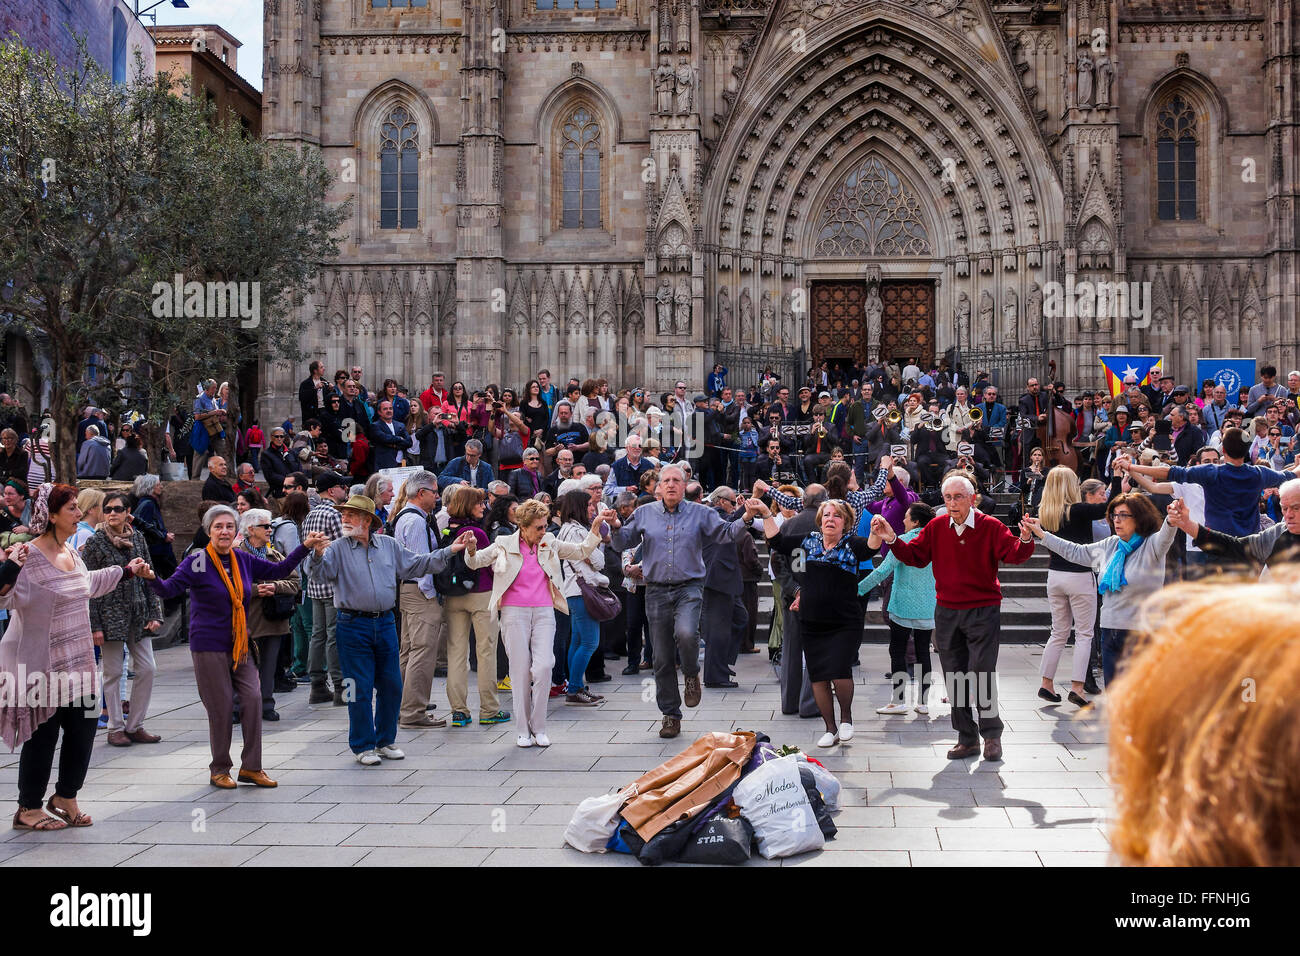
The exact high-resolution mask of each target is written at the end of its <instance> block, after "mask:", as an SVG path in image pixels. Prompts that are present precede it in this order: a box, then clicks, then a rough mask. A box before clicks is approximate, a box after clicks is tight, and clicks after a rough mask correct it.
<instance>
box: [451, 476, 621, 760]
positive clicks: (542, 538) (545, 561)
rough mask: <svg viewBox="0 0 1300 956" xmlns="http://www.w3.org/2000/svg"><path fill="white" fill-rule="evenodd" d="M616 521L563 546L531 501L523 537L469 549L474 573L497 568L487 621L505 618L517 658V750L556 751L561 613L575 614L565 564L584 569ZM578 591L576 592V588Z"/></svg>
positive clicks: (506, 636)
mask: <svg viewBox="0 0 1300 956" xmlns="http://www.w3.org/2000/svg"><path fill="white" fill-rule="evenodd" d="M577 494H579V495H581V496H582V499H583V502H584V507H585V503H586V502H587V501H589V500H590V499H589V498H588V496H587V494H586V493H585V492H577ZM584 514H585V511H584ZM614 518H615V514H614V512H613V511H609V510H602V511H601V512H600V513H599V514H598V515H596V518H595V520H594V521H593V522H592V524H591V528H590V529H589V530H588V531H587V533H586V535H585V536H584V537H583V538H582V539H581V543H573V542H571V541H569V540H559V539H557V538H556V536H555V535H552V534H549V533H547V531H546V525H547V522H548V521H549V520H550V508H548V507H547V505H546V504H544V503H543V502H541V501H538V500H536V499H529V500H528V501H524V502H522V503H521V504H520V505H519V507H518V508H517V509H516V510H515V523H516V526H517V527H518V528H519V530H518V531H517V532H515V533H514V534H511V535H505V536H503V537H500V538H497V540H496V541H494V542H493V543H492V545H491V546H490V547H487V548H484V549H483V550H481V551H479V550H476V546H475V545H474V544H469V545H467V546H466V548H465V563H466V564H468V565H469V566H470V567H471V568H482V567H487V566H488V565H491V566H492V596H491V598H490V599H489V601H488V613H489V614H495V613H497V612H498V610H499V611H500V613H501V635H502V639H503V640H504V641H505V645H506V652H507V653H508V654H509V656H510V685H511V693H512V694H513V695H514V703H515V716H516V718H517V719H518V721H519V730H520V733H519V737H518V739H517V740H516V741H515V742H516V743H517V744H518V745H519V746H520V747H531V746H533V744H536V745H537V746H539V747H549V746H550V745H551V741H550V739H549V738H548V737H547V736H546V702H547V699H548V698H549V696H550V688H551V667H552V665H553V664H554V663H555V652H554V650H553V645H554V641H555V612H556V611H561V612H563V613H565V614H567V613H569V604H568V602H566V601H565V599H564V595H563V589H564V587H565V585H566V584H567V583H568V574H567V573H566V572H565V571H563V570H561V567H560V564H561V559H567V560H568V561H579V562H584V563H585V559H586V558H588V557H589V556H590V555H591V554H592V553H593V552H596V548H597V547H598V546H599V544H600V531H599V529H600V525H601V524H602V522H605V521H613V520H614ZM597 553H598V552H597ZM573 587H574V590H575V591H576V590H577V585H576V583H575V584H574V585H573ZM579 600H581V599H579ZM584 611H585V607H584ZM597 634H599V628H597ZM583 667H584V669H585V667H586V664H584V665H583ZM530 685H531V686H530Z"/></svg>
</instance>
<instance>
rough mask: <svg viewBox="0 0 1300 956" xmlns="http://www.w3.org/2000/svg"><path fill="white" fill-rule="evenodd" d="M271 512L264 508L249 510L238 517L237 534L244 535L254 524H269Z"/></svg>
mask: <svg viewBox="0 0 1300 956" xmlns="http://www.w3.org/2000/svg"><path fill="white" fill-rule="evenodd" d="M270 523H271V512H269V511H267V510H266V509H265V508H249V509H248V510H247V511H245V512H244V513H243V514H242V515H240V516H239V533H240V534H246V533H247V532H248V529H249V528H251V527H252V526H253V525H255V524H270Z"/></svg>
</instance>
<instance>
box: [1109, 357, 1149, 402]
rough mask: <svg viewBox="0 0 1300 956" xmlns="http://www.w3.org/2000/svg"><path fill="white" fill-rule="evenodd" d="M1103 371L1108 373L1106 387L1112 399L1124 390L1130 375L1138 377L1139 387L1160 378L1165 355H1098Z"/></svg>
mask: <svg viewBox="0 0 1300 956" xmlns="http://www.w3.org/2000/svg"><path fill="white" fill-rule="evenodd" d="M1097 359H1098V360H1099V361H1100V362H1101V367H1102V370H1103V371H1105V373H1106V386H1107V387H1108V388H1109V389H1110V395H1111V398H1114V397H1115V396H1116V395H1118V394H1119V393H1120V392H1122V391H1123V390H1124V379H1126V378H1128V377H1129V376H1130V375H1136V376H1137V383H1138V384H1139V385H1150V384H1151V383H1152V382H1154V381H1157V380H1159V378H1160V363H1161V362H1163V361H1164V359H1165V357H1164V356H1163V355H1098V356H1097Z"/></svg>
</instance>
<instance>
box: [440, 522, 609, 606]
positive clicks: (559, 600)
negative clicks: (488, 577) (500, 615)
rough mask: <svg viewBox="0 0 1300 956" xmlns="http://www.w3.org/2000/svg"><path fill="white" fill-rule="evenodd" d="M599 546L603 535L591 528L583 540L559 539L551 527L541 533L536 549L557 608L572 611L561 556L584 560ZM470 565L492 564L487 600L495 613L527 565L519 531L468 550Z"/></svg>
mask: <svg viewBox="0 0 1300 956" xmlns="http://www.w3.org/2000/svg"><path fill="white" fill-rule="evenodd" d="M599 546H600V535H598V534H595V533H591V532H588V534H587V537H586V538H585V539H584V540H583V542H582V543H581V544H569V543H568V542H565V541H557V540H556V538H555V535H553V534H551V533H550V532H549V531H548V532H547V533H546V534H544V535H542V540H541V543H540V544H539V546H538V550H537V561H538V563H539V564H540V565H541V566H542V570H543V571H545V572H546V577H547V580H548V581H549V582H550V585H551V602H552V603H553V604H554V605H555V609H556V610H557V611H563V612H564V613H565V614H568V613H569V604H568V602H567V601H566V600H565V599H564V597H563V590H564V583H565V582H564V577H563V576H562V575H561V573H560V560H561V559H563V560H565V561H585V560H586V559H587V558H589V557H590V556H591V553H592V552H593V551H595V550H596V548H598V547H599ZM465 563H466V564H467V565H469V567H470V568H485V567H487V566H488V565H491V566H492V597H491V598H490V599H489V600H488V613H489V614H495V613H497V610H498V609H499V608H500V607H501V598H502V597H503V596H504V595H505V593H506V590H507V589H508V588H509V587H510V585H512V584H514V581H515V578H516V577H518V576H519V571H520V569H521V568H523V566H524V556H523V554H521V553H520V551H519V532H518V531H516V532H515V533H514V534H510V535H506V536H505V537H501V538H497V539H496V540H495V541H494V542H492V544H490V545H489V546H488V547H486V548H480V549H479V550H478V551H476V552H475V553H474V554H469V553H468V552H466V554H465Z"/></svg>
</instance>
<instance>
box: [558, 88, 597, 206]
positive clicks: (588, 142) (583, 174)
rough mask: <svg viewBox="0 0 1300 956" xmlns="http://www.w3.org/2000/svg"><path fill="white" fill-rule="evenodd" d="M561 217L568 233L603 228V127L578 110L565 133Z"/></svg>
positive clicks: (568, 120)
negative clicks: (601, 180) (601, 169)
mask: <svg viewBox="0 0 1300 956" xmlns="http://www.w3.org/2000/svg"><path fill="white" fill-rule="evenodd" d="M561 144H562V145H561V147H560V158H561V165H562V171H561V176H562V179H561V183H562V185H561V189H560V194H561V207H560V208H561V210H562V212H561V214H560V226H561V228H564V229H598V228H600V147H601V143H600V126H599V124H598V123H597V122H596V117H595V115H594V114H593V113H592V111H591V110H589V109H588V108H587V107H586V106H578V107H576V108H575V109H574V110H573V112H571V113H570V114H569V115H568V117H567V118H566V119H565V121H564V126H563V129H562V131H561Z"/></svg>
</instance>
